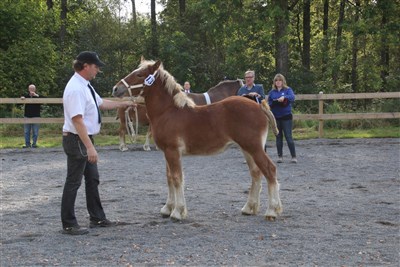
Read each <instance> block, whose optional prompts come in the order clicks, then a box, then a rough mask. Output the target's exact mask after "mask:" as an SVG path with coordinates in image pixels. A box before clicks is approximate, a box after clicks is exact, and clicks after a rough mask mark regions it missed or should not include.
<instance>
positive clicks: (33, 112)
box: [21, 84, 42, 148]
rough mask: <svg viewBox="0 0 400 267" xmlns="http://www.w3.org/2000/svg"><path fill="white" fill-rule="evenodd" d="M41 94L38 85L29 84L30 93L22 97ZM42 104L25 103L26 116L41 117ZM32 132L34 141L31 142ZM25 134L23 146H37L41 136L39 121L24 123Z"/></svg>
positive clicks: (36, 96)
mask: <svg viewBox="0 0 400 267" xmlns="http://www.w3.org/2000/svg"><path fill="white" fill-rule="evenodd" d="M39 97H40V96H39V94H38V93H36V86H35V85H34V84H31V85H29V86H28V93H27V94H24V95H23V96H21V99H26V98H39ZM41 106H42V105H41V104H25V110H24V118H25V119H27V120H29V118H40V108H41ZM31 133H32V143H31ZM24 135H25V145H24V146H23V148H29V147H33V148H36V147H37V139H38V137H39V124H38V123H29V122H27V123H25V124H24Z"/></svg>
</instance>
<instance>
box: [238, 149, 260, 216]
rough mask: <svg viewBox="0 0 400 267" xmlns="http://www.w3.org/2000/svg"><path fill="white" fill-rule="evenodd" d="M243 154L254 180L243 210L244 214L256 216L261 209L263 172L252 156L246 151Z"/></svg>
mask: <svg viewBox="0 0 400 267" xmlns="http://www.w3.org/2000/svg"><path fill="white" fill-rule="evenodd" d="M242 152H243V154H244V156H245V158H246V162H247V165H248V166H249V171H250V175H251V178H252V179H251V187H250V190H249V196H248V198H247V202H246V204H245V205H244V206H243V208H242V214H245V215H255V214H257V213H258V210H259V208H260V193H261V189H262V183H261V171H260V169H259V168H258V167H257V165H256V164H255V162H254V160H253V159H252V158H251V156H250V155H249V154H247V153H246V152H244V151H242Z"/></svg>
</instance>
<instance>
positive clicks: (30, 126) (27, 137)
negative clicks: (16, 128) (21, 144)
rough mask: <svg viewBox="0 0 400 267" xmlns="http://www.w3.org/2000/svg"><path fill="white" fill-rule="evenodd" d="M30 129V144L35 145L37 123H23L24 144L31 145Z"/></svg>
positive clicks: (37, 133)
mask: <svg viewBox="0 0 400 267" xmlns="http://www.w3.org/2000/svg"><path fill="white" fill-rule="evenodd" d="M31 131H32V145H36V142H37V139H38V136H39V124H37V123H27V124H24V135H25V145H26V146H31Z"/></svg>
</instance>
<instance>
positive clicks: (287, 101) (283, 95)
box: [268, 74, 297, 163]
mask: <svg viewBox="0 0 400 267" xmlns="http://www.w3.org/2000/svg"><path fill="white" fill-rule="evenodd" d="M294 100H295V95H294V93H293V90H292V88H290V87H289V86H288V85H287V84H286V79H285V77H284V76H283V75H282V74H276V75H275V77H274V80H273V83H272V89H271V91H270V92H269V93H268V104H269V106H270V107H271V111H272V113H273V114H274V116H275V119H276V124H277V126H278V130H279V134H278V135H277V136H276V148H277V151H278V161H277V162H278V163H282V162H283V151H282V149H283V135H285V139H286V142H287V144H288V147H289V150H290V155H291V156H292V159H291V162H292V163H297V158H296V149H295V145H294V141H293V137H292V127H293V114H292V103H293V102H294Z"/></svg>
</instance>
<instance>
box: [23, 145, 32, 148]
mask: <svg viewBox="0 0 400 267" xmlns="http://www.w3.org/2000/svg"><path fill="white" fill-rule="evenodd" d="M30 147H31V145H24V146H23V147H22V148H30Z"/></svg>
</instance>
